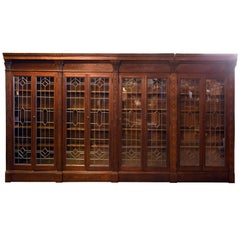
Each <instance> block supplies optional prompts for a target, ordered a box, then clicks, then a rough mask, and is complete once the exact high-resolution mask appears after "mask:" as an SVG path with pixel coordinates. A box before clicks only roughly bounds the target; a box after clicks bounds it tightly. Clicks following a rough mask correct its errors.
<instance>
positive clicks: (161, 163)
mask: <svg viewBox="0 0 240 240" xmlns="http://www.w3.org/2000/svg"><path fill="white" fill-rule="evenodd" d="M166 84H167V79H161V78H149V79H147V166H150V167H166V166H167V87H166Z"/></svg>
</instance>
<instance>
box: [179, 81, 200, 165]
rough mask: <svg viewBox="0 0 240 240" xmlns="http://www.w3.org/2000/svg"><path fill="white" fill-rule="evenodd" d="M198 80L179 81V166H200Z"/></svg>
mask: <svg viewBox="0 0 240 240" xmlns="http://www.w3.org/2000/svg"><path fill="white" fill-rule="evenodd" d="M199 83H200V81H199V79H180V165H181V166H199V165H200V148H199V146H200V122H199V98H200V95H199Z"/></svg>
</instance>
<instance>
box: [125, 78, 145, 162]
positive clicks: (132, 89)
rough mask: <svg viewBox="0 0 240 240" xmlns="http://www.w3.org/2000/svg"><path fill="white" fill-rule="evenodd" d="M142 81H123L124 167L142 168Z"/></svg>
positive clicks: (127, 79) (130, 79) (137, 79)
mask: <svg viewBox="0 0 240 240" xmlns="http://www.w3.org/2000/svg"><path fill="white" fill-rule="evenodd" d="M141 88H142V80H141V79H140V78H124V79H123V80H122V161H121V165H122V166H133V167H138V166H141V147H142V140H141V137H142V100H141V99H142V96H141V95H142V93H141V91H142V90H141Z"/></svg>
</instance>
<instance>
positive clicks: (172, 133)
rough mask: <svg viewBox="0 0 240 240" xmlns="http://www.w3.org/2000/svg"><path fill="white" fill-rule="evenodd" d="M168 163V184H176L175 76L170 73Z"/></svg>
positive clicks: (176, 94) (176, 99)
mask: <svg viewBox="0 0 240 240" xmlns="http://www.w3.org/2000/svg"><path fill="white" fill-rule="evenodd" d="M169 80H170V84H169V105H168V109H169V119H170V124H169V149H171V151H169V162H170V179H169V181H170V182H177V139H178V136H177V101H178V88H177V74H176V73H174V72H172V73H171V74H170V76H169Z"/></svg>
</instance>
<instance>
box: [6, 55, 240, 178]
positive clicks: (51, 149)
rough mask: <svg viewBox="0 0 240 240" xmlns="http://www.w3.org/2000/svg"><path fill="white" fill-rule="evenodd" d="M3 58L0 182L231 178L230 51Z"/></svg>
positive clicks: (233, 62) (232, 60) (232, 59)
mask: <svg viewBox="0 0 240 240" xmlns="http://www.w3.org/2000/svg"><path fill="white" fill-rule="evenodd" d="M3 56H4V60H5V66H6V105H7V106H6V109H7V113H6V128H7V129H6V133H7V134H6V143H7V144H6V178H5V181H6V182H11V181H56V182H62V181H112V182H118V181H169V182H182V181H193V182H202V181H204V182H234V69H235V65H236V61H237V55H235V54H50V53H28V54H27V53H4V54H3Z"/></svg>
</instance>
